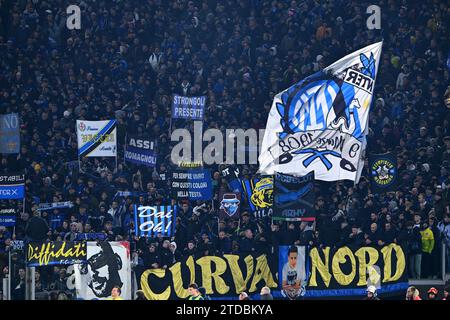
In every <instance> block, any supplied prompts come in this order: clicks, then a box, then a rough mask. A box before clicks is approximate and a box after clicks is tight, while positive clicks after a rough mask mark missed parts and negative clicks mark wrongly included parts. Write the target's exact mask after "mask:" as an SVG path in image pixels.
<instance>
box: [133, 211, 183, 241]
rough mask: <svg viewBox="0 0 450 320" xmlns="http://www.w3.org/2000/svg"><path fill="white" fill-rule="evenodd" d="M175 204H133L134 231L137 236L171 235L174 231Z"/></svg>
mask: <svg viewBox="0 0 450 320" xmlns="http://www.w3.org/2000/svg"><path fill="white" fill-rule="evenodd" d="M176 219H177V206H142V205H134V231H135V234H136V235H137V236H139V237H144V236H147V237H155V236H156V235H157V234H158V233H161V234H162V236H163V237H171V236H173V234H174V232H175V221H176Z"/></svg>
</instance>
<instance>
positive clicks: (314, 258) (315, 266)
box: [309, 247, 331, 287]
mask: <svg viewBox="0 0 450 320" xmlns="http://www.w3.org/2000/svg"><path fill="white" fill-rule="evenodd" d="M322 251H323V254H324V257H325V261H323V260H322V259H321V258H320V255H319V250H318V249H317V248H312V249H311V251H310V253H309V256H310V257H311V278H310V280H309V286H310V287H317V271H318V272H319V274H320V276H321V277H322V279H323V282H324V283H325V286H326V287H328V286H329V285H330V280H331V273H330V269H329V264H330V247H326V248H323V249H322Z"/></svg>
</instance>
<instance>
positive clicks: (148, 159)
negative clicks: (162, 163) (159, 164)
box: [125, 151, 156, 164]
mask: <svg viewBox="0 0 450 320" xmlns="http://www.w3.org/2000/svg"><path fill="white" fill-rule="evenodd" d="M125 158H126V159H127V160H136V161H141V162H145V163H149V164H156V157H155V156H148V155H145V154H138V153H135V152H131V151H125Z"/></svg>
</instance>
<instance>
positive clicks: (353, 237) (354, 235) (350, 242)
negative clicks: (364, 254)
mask: <svg viewBox="0 0 450 320" xmlns="http://www.w3.org/2000/svg"><path fill="white" fill-rule="evenodd" d="M363 244H364V233H363V232H362V230H361V228H359V226H358V225H352V231H351V233H350V234H349V235H348V236H347V238H346V239H345V245H347V246H348V247H349V248H351V249H353V250H356V249H357V248H360V247H361V246H363Z"/></svg>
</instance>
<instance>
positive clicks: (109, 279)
mask: <svg viewBox="0 0 450 320" xmlns="http://www.w3.org/2000/svg"><path fill="white" fill-rule="evenodd" d="M129 250H130V249H129V243H128V242H107V241H99V242H88V259H87V263H86V264H81V265H79V268H78V272H75V274H76V277H78V279H77V280H76V281H77V282H78V285H77V289H78V296H79V297H80V298H82V299H86V300H91V299H101V298H107V297H109V296H111V290H112V289H113V288H114V286H119V287H120V288H121V290H122V296H123V298H124V299H129V298H130V277H131V275H130V257H129Z"/></svg>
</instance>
